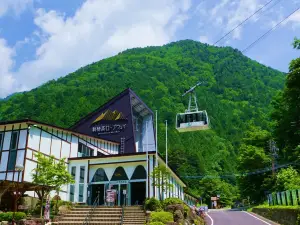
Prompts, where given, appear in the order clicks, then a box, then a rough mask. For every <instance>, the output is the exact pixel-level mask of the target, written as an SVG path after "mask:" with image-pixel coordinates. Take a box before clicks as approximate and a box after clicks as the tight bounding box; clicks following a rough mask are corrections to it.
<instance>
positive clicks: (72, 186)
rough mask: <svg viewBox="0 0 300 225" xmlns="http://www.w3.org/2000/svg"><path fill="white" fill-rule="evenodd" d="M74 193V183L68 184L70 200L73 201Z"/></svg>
mask: <svg viewBox="0 0 300 225" xmlns="http://www.w3.org/2000/svg"><path fill="white" fill-rule="evenodd" d="M74 193H75V186H74V184H71V185H70V201H71V202H74Z"/></svg>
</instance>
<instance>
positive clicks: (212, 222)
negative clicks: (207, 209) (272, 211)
mask: <svg viewBox="0 0 300 225" xmlns="http://www.w3.org/2000/svg"><path fill="white" fill-rule="evenodd" d="M205 214H206V215H207V216H208V217H209V219H210V220H211V225H214V220H213V219H212V218H211V216H210V215H208V213H205ZM270 225H271V224H270Z"/></svg>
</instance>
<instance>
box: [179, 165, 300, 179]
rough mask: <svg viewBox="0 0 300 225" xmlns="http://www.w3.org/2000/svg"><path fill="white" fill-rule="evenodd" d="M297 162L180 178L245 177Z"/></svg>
mask: <svg viewBox="0 0 300 225" xmlns="http://www.w3.org/2000/svg"><path fill="white" fill-rule="evenodd" d="M298 164H299V163H297V162H291V163H287V164H282V165H278V166H274V167H266V168H263V169H258V170H255V171H251V172H245V173H239V174H220V175H209V174H206V175H205V174H203V175H195V176H182V178H190V179H198V178H204V177H208V178H219V177H224V178H225V177H245V176H249V175H255V174H261V173H265V172H269V171H272V170H273V169H280V168H284V167H288V166H290V165H298Z"/></svg>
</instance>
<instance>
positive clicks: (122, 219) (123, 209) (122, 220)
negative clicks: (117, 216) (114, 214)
mask: <svg viewBox="0 0 300 225" xmlns="http://www.w3.org/2000/svg"><path fill="white" fill-rule="evenodd" d="M124 211H125V204H124V205H123V206H122V216H121V225H123V222H124Z"/></svg>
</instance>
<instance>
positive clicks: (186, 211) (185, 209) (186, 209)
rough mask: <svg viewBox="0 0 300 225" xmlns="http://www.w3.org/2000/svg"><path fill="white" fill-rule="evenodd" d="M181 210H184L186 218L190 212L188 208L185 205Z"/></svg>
mask: <svg viewBox="0 0 300 225" xmlns="http://www.w3.org/2000/svg"><path fill="white" fill-rule="evenodd" d="M183 210H184V218H186V217H187V216H188V213H189V211H190V210H191V209H190V207H189V206H187V205H186V204H183Z"/></svg>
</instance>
